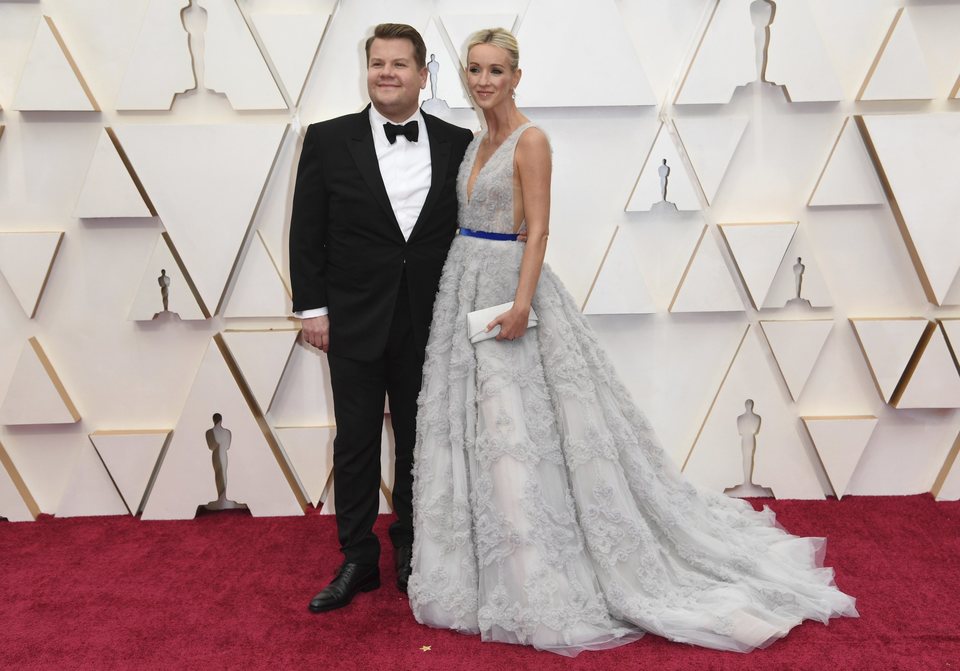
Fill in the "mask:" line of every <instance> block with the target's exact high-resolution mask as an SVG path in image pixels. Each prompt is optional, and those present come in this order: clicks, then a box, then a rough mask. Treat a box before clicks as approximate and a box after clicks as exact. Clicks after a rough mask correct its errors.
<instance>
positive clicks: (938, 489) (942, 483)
mask: <svg viewBox="0 0 960 671" xmlns="http://www.w3.org/2000/svg"><path fill="white" fill-rule="evenodd" d="M958 453H960V435H958V436H957V439H956V440H955V441H954V443H953V447H952V448H951V449H950V452H949V453H948V454H947V458H946V460H944V462H943V466H942V467H941V469H940V473H939V474H938V475H937V479H936V481H935V482H934V483H933V489H932V490H931V493H932V494H933V495H934V496H935V497H936V499H937V501H957V500H960V466H958V465H957V464H958V463H960V459H957V454H958Z"/></svg>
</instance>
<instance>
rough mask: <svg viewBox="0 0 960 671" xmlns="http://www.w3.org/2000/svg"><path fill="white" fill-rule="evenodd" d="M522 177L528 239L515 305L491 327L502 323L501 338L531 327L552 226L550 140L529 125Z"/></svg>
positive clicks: (520, 147)
mask: <svg viewBox="0 0 960 671" xmlns="http://www.w3.org/2000/svg"><path fill="white" fill-rule="evenodd" d="M514 160H515V162H516V170H517V175H518V176H519V178H520V196H521V198H522V199H523V216H524V221H525V222H526V230H527V243H526V246H525V247H524V250H523V258H522V259H521V261H520V281H519V282H518V284H517V293H516V295H515V296H514V299H513V308H511V309H510V310H509V311H507V312H505V313H504V314H502V315H500V316H499V317H497V318H496V319H495V320H493V321H492V322H491V323H490V325H489V326H488V328H487V330H490V329H491V328H493V327H494V326H496V325H497V324H500V333H499V334H498V335H497V340H514V339H515V338H519V337H521V336H522V335H523V334H524V333H526V330H527V319H528V318H529V316H530V305H531V303H532V302H533V295H534V293H535V292H536V290H537V282H538V281H539V280H540V270H541V268H542V267H543V257H544V255H545V254H546V253H547V235H548V233H549V228H550V175H551V170H552V166H551V157H550V143H549V141H548V140H547V136H546V135H545V134H544V133H543V131H541V130H540V129H539V128H536V127H534V128H529V129H527V130H525V131H524V132H523V134H522V135H521V136H520V140H519V142H518V143H517V151H516V154H515V155H514Z"/></svg>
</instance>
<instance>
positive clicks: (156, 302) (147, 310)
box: [127, 234, 206, 321]
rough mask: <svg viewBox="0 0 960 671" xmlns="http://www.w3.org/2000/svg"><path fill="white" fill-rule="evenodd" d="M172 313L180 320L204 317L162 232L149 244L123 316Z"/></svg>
mask: <svg viewBox="0 0 960 671" xmlns="http://www.w3.org/2000/svg"><path fill="white" fill-rule="evenodd" d="M164 290H165V291H164ZM164 294H166V306H164ZM174 316H176V317H179V318H180V319H183V320H191V319H206V315H204V314H203V310H202V309H201V307H200V304H199V303H198V302H197V297H196V295H195V293H194V289H193V288H192V286H191V283H190V279H189V277H187V275H186V274H185V273H184V272H183V269H182V268H181V267H180V261H179V260H178V257H177V256H176V255H175V254H174V252H173V250H172V249H171V247H170V240H169V238H168V237H167V236H166V235H165V234H164V235H160V236H159V237H158V238H157V244H156V245H154V247H153V253H152V254H151V255H150V259H149V260H148V261H147V264H146V267H145V268H144V271H143V277H142V278H141V279H140V284H139V285H138V287H137V294H136V297H135V298H134V299H133V305H131V306H130V314H129V315H128V316H127V319H130V320H133V321H150V320H151V319H157V318H173V317H174Z"/></svg>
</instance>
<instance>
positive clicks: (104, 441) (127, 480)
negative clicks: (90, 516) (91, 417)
mask: <svg viewBox="0 0 960 671" xmlns="http://www.w3.org/2000/svg"><path fill="white" fill-rule="evenodd" d="M169 435H170V431H169V430H167V429H161V430H158V431H149V430H146V431H96V432H94V433H91V434H90V442H91V443H93V447H94V448H95V449H96V450H97V454H99V455H100V458H101V459H102V460H103V464H104V466H106V467H107V471H108V472H109V473H110V477H111V478H113V482H114V484H116V486H117V489H118V490H120V495H121V496H122V497H123V500H124V502H125V503H126V504H127V508H128V509H129V510H130V512H131V513H133V514H134V515H136V514H137V512H139V507H140V502H141V501H142V500H143V495H144V493H145V492H146V491H147V485H148V484H149V483H150V476H151V475H152V474H153V470H154V468H155V467H156V465H157V459H158V458H159V457H160V451H161V450H162V449H163V445H164V443H166V442H167V436H169Z"/></svg>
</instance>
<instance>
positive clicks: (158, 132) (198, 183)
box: [115, 123, 286, 314]
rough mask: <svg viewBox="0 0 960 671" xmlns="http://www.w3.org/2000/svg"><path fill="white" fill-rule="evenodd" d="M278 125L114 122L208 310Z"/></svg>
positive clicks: (243, 227)
mask: <svg viewBox="0 0 960 671" xmlns="http://www.w3.org/2000/svg"><path fill="white" fill-rule="evenodd" d="M285 129H286V125H285V124H277V123H269V124H267V123H258V124H232V125H227V124H223V125H200V126H194V125H151V124H142V125H141V124H137V125H129V126H119V127H117V128H116V129H115V131H116V133H117V136H118V137H119V138H120V141H121V143H122V144H123V147H124V149H125V150H126V151H127V155H128V156H129V157H130V161H131V163H132V164H133V167H134V169H135V170H136V172H137V174H138V175H139V176H140V179H141V180H142V182H143V185H144V187H145V188H146V190H147V193H148V194H149V195H150V200H151V201H152V202H153V204H154V206H155V207H156V210H157V213H158V214H159V215H160V218H161V219H162V220H163V225H164V226H165V227H166V229H167V232H168V233H169V234H170V237H171V239H172V240H173V244H174V245H175V246H176V248H177V251H178V252H179V253H180V257H181V258H182V259H183V262H184V265H185V266H186V268H187V269H188V271H189V273H190V276H191V277H192V278H193V281H194V283H195V284H196V286H197V290H198V291H199V293H200V297H201V298H202V300H203V302H204V304H205V307H206V308H207V311H208V312H209V313H210V314H214V313H215V311H216V308H217V306H218V304H219V302H220V299H221V296H222V294H223V290H224V287H225V285H226V283H227V278H228V277H229V275H230V271H231V269H232V268H233V265H234V262H235V261H236V258H237V254H238V252H239V251H240V247H241V245H242V243H243V240H244V238H245V236H246V233H247V229H248V227H249V226H250V221H251V219H252V217H253V214H254V211H255V209H256V207H257V203H258V202H259V198H260V193H261V192H262V191H263V186H264V183H265V182H266V179H267V176H268V175H269V174H270V169H271V167H272V165H273V162H274V158H275V156H276V154H277V150H278V148H279V146H280V142H281V140H282V139H283V134H284V132H285Z"/></svg>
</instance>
